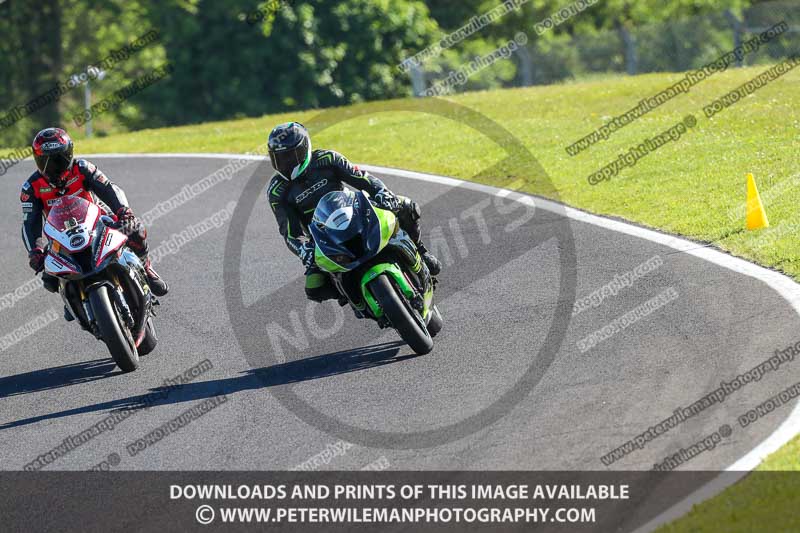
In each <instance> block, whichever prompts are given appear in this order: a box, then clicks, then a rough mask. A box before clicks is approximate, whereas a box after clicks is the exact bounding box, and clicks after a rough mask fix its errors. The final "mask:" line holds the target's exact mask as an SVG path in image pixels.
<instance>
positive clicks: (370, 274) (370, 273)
mask: <svg viewBox="0 0 800 533" xmlns="http://www.w3.org/2000/svg"><path fill="white" fill-rule="evenodd" d="M381 274H386V275H388V276H390V277H391V278H392V279H394V280H395V282H396V283H397V286H398V287H400V291H401V292H402V293H403V295H404V296H405V297H406V298H408V299H409V300H410V299H412V298H414V288H413V287H412V286H411V285H410V284H409V283H408V280H407V279H406V277H405V276H404V275H403V272H402V271H401V270H400V268H399V267H398V266H397V265H393V264H391V263H380V264H378V265H375V266H373V267H372V268H370V269H369V270H367V271H366V272H365V273H364V276H363V277H362V278H361V294H362V295H363V296H364V301H365V302H367V305H368V306H369V308H370V310H372V314H373V315H374V316H375V317H376V318H380V317H382V316H383V309H381V307H380V305H378V301H377V300H376V299H375V297H374V296H373V295H372V293H371V292H370V291H369V288H367V285H369V282H370V281H372V280H374V279H375V278H377V277H378V276H380V275H381ZM425 296H426V297H425V314H424V316H423V318H424V317H425V316H427V315H428V306H429V302H430V300H431V297H432V296H433V291H432V290H431V291H430V296H429V295H428V294H426V295H425Z"/></svg>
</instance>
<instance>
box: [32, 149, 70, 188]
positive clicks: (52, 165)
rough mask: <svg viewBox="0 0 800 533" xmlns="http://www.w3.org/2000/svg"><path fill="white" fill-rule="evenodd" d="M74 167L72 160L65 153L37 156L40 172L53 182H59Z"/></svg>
mask: <svg viewBox="0 0 800 533" xmlns="http://www.w3.org/2000/svg"><path fill="white" fill-rule="evenodd" d="M71 165H72V158H71V157H69V156H68V155H67V154H65V153H60V154H51V155H40V156H36V166H37V167H38V169H39V172H41V173H42V174H44V175H45V176H47V177H48V178H49V179H51V180H55V181H58V180H60V179H61V175H62V174H64V172H66V171H67V170H69V167H70V166H71Z"/></svg>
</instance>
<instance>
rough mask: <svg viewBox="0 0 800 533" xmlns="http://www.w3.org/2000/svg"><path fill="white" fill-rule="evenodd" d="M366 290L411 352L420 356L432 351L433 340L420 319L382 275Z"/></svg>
mask: <svg viewBox="0 0 800 533" xmlns="http://www.w3.org/2000/svg"><path fill="white" fill-rule="evenodd" d="M368 288H369V290H370V292H371V293H372V295H373V296H374V297H375V299H376V300H377V301H378V304H379V305H380V306H381V309H383V312H384V314H385V315H386V317H387V318H388V319H389V322H391V323H392V327H393V328H394V329H396V330H397V333H399V334H400V337H401V338H402V339H403V341H405V342H406V344H408V345H409V346H410V347H411V349H412V350H414V351H415V352H416V353H418V354H420V355H425V354H426V353H429V352H430V351H431V350H433V339H432V338H431V335H430V333H428V330H427V329H426V328H425V323H424V321H423V320H422V317H420V316H419V313H417V312H416V311H414V309H413V308H412V307H411V304H410V303H409V302H408V300H407V299H406V298H405V297H403V296H402V295H401V294H400V293H399V291H398V290H397V289H396V288H395V287H394V285H392V283H391V282H390V281H389V278H388V277H386V275H383V274H382V275H380V276H378V277H377V278H375V279H374V280H372V281H371V282H370V283H369V286H368Z"/></svg>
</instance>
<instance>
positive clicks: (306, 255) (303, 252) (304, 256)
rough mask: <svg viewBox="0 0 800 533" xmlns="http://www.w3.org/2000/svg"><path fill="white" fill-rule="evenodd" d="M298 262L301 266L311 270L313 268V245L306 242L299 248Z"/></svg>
mask: <svg viewBox="0 0 800 533" xmlns="http://www.w3.org/2000/svg"><path fill="white" fill-rule="evenodd" d="M300 260H301V261H302V262H303V266H304V267H306V268H311V267H313V266H314V243H313V242H306V243H303V244H302V245H301V246H300Z"/></svg>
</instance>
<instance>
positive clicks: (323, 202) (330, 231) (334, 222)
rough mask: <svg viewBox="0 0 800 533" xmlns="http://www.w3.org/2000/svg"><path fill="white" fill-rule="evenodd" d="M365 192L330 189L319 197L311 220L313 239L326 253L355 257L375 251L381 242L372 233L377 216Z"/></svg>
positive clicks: (358, 257)
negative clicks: (330, 190)
mask: <svg viewBox="0 0 800 533" xmlns="http://www.w3.org/2000/svg"><path fill="white" fill-rule="evenodd" d="M368 202H369V200H368V199H367V197H366V196H365V195H364V194H363V193H360V192H359V193H358V194H354V193H352V192H350V191H333V192H329V193H328V194H326V195H325V196H323V197H322V199H320V201H319V203H318V204H317V208H316V209H315V210H314V217H313V219H312V221H311V226H310V229H311V235H312V237H314V242H315V243H316V244H317V246H319V247H320V249H321V250H322V251H323V253H325V255H326V256H329V257H330V256H332V255H347V256H349V257H351V258H353V259H354V260H356V259H360V258H362V257H364V256H365V255H371V254H373V253H374V252H375V251H376V249H377V246H378V245H379V244H380V230H379V228H378V240H377V243H376V242H375V239H374V237H373V236H372V234H373V233H375V231H374V230H375V227H376V226H377V225H378V220H377V218H376V217H375V214H374V213H373V212H372V209H371V208H370V207H369V205H368Z"/></svg>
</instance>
